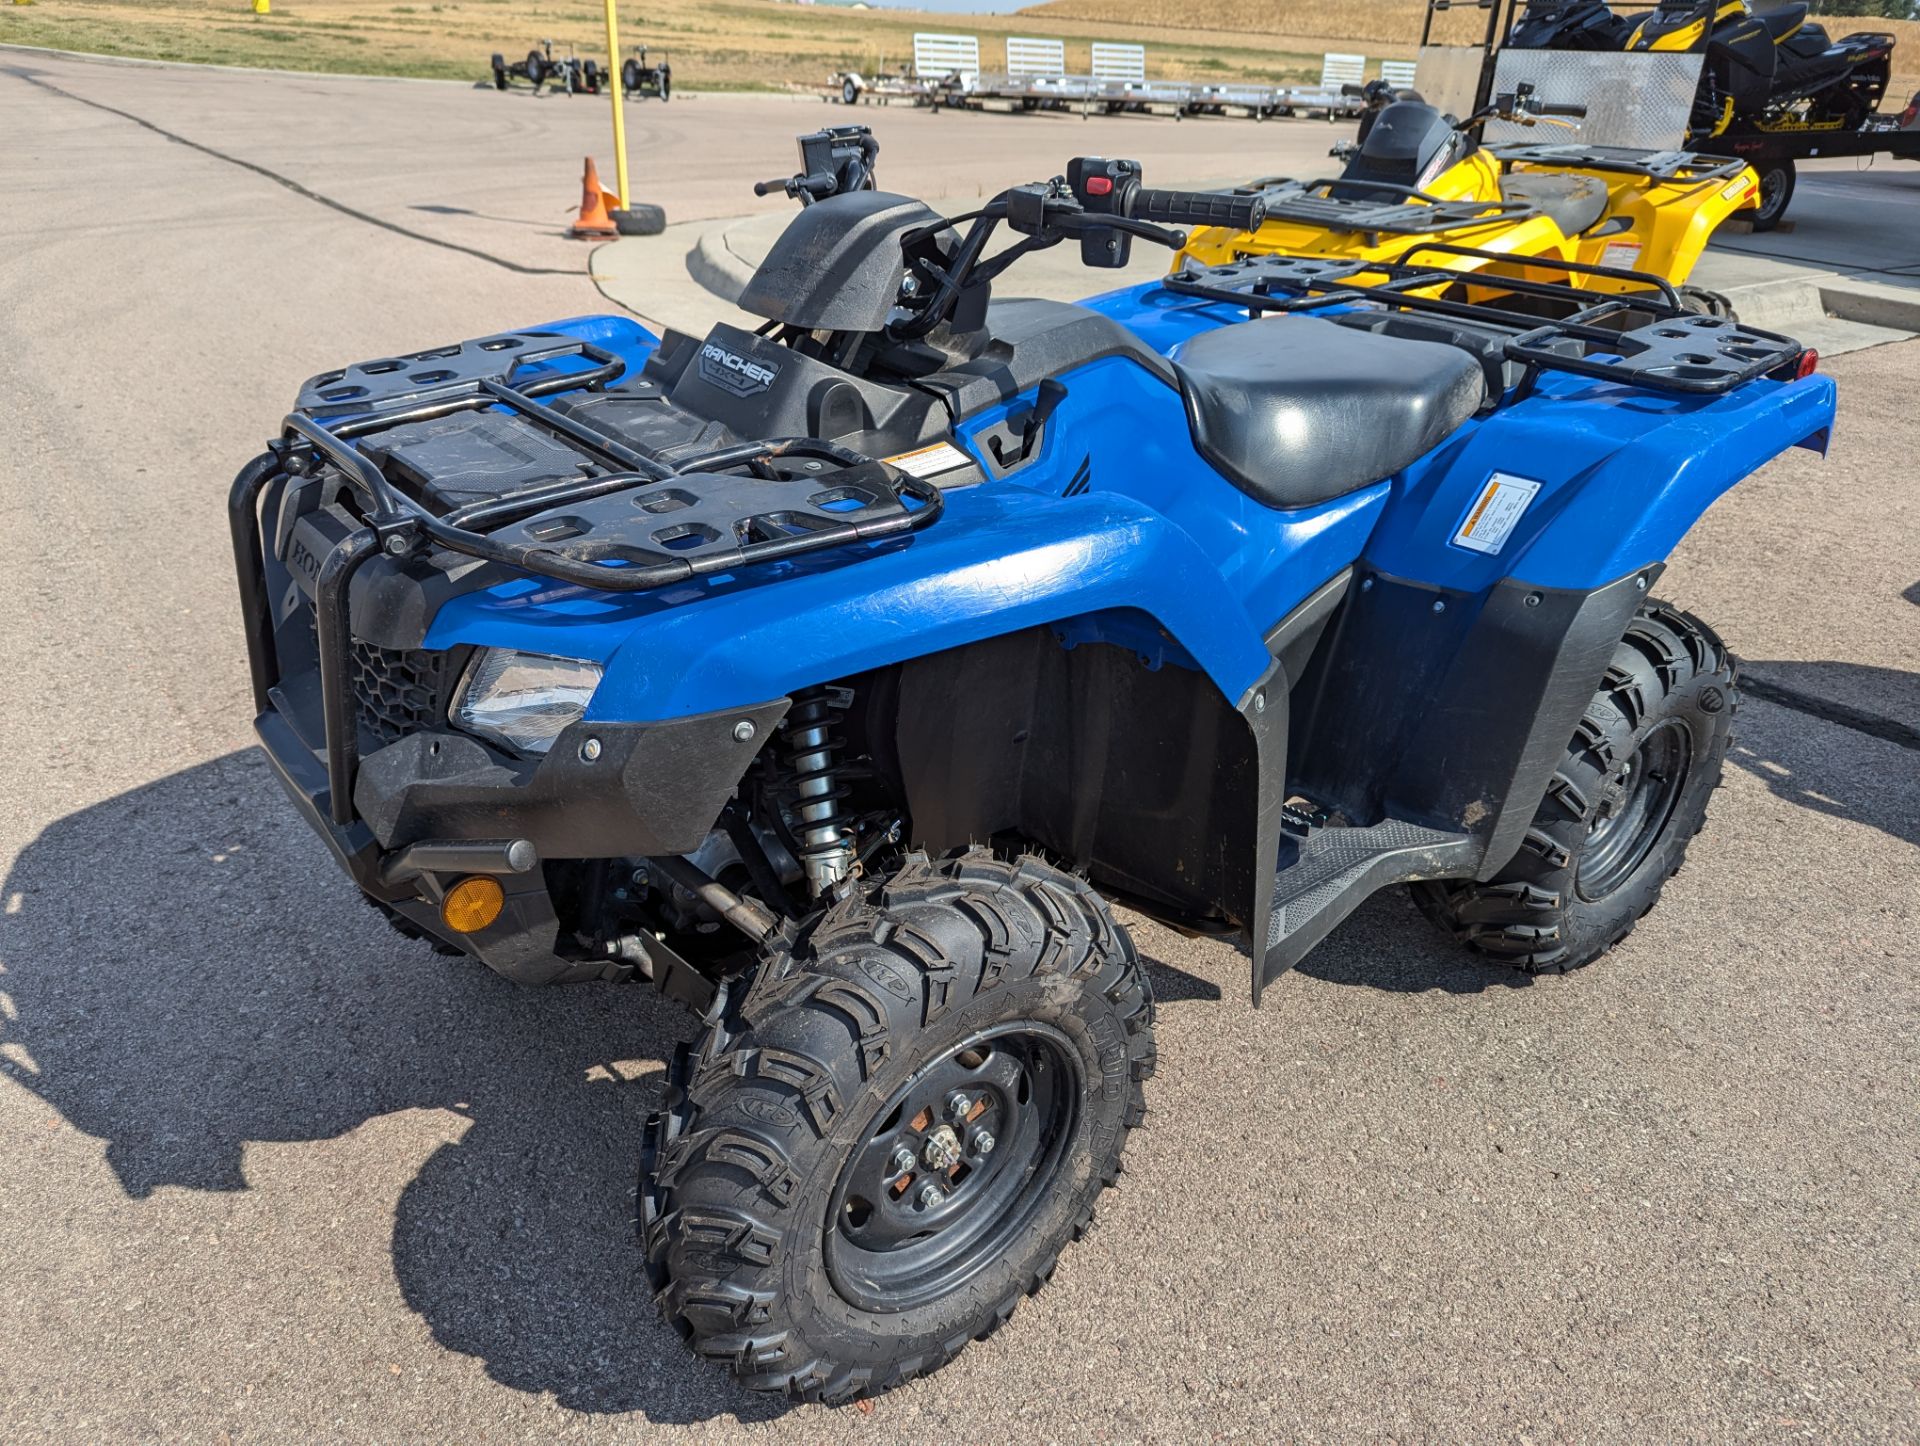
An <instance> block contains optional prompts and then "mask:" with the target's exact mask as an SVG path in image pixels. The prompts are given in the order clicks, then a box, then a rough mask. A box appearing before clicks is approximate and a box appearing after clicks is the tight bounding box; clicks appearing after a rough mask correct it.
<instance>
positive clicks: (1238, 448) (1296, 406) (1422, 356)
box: [1174, 316, 1486, 509]
mask: <svg viewBox="0 0 1920 1446" xmlns="http://www.w3.org/2000/svg"><path fill="white" fill-rule="evenodd" d="M1174 370H1175V371H1176V372H1177V373H1179V377H1180V390H1181V392H1182V394H1183V395H1184V396H1185V397H1186V401H1187V421H1188V425H1189V426H1190V427H1191V429H1192V431H1193V441H1194V445H1195V446H1196V447H1197V448H1198V449H1199V451H1200V454H1201V455H1202V456H1203V457H1205V458H1206V459H1207V460H1208V461H1209V462H1211V463H1212V464H1213V465H1214V467H1215V468H1216V469H1217V470H1218V471H1219V472H1220V474H1221V475H1222V476H1223V477H1225V478H1226V479H1227V480H1228V481H1230V482H1232V483H1233V485H1234V486H1236V487H1238V488H1239V489H1240V490H1241V491H1242V492H1245V493H1246V494H1247V495H1248V496H1249V497H1252V498H1254V499H1256V500H1257V501H1259V502H1263V503H1265V504H1266V505H1267V506H1268V507H1278V508H1283V509H1284V508H1293V507H1311V506H1313V505H1315V504H1316V503H1320V502H1329V501H1332V500H1333V499H1334V498H1336V497H1342V496H1345V495H1346V494H1347V493H1349V492H1357V491H1359V490H1360V489H1361V488H1362V487H1368V486H1371V485H1372V484H1373V483H1375V482H1378V481H1380V480H1381V479H1382V478H1384V477H1391V476H1392V475H1393V474H1394V473H1396V472H1398V471H1399V470H1400V469H1401V468H1403V467H1405V466H1407V465H1408V464H1409V463H1410V462H1414V461H1416V460H1418V459H1419V458H1421V457H1424V456H1425V455H1426V454H1427V453H1428V452H1431V451H1432V450H1433V449H1434V448H1435V447H1437V446H1438V445H1439V444H1440V443H1441V442H1442V441H1444V440H1445V439H1446V437H1447V435H1448V434H1449V433H1451V432H1452V431H1453V429H1454V428H1456V427H1458V426H1459V425H1460V424H1461V423H1462V422H1464V421H1466V419H1467V418H1468V417H1470V416H1472V415H1473V414H1474V412H1475V411H1476V410H1478V409H1479V407H1480V404H1481V403H1482V402H1483V401H1484V400H1485V399H1486V379H1485V374H1484V372H1483V371H1482V370H1481V366H1480V363H1479V362H1478V361H1476V360H1475V359H1474V358H1473V357H1472V356H1470V355H1469V354H1468V353H1467V352H1465V351H1462V350H1461V349H1459V348H1458V347H1453V346H1447V345H1445V344H1442V343H1439V342H1431V341H1408V340H1405V339H1403V338H1401V337H1394V336H1379V335H1374V334H1371V333H1368V332H1362V331H1355V330H1352V329H1350V328H1348V327H1345V326H1339V325H1336V324H1335V323H1333V322H1330V321H1322V320H1320V319H1319V318H1317V317H1307V316H1290V317H1285V318H1281V319H1276V320H1271V321H1246V322H1237V323H1235V324H1233V325H1231V326H1223V327H1219V328H1217V329H1216V330H1213V331H1208V332H1202V333H1201V334H1200V335H1199V336H1196V337H1195V338H1194V339H1193V340H1192V341H1189V342H1188V343H1187V344H1186V345H1185V346H1183V347H1181V348H1180V352H1179V355H1178V356H1177V357H1176V358H1175V361H1174Z"/></svg>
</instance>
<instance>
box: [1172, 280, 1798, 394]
mask: <svg viewBox="0 0 1920 1446" xmlns="http://www.w3.org/2000/svg"><path fill="white" fill-rule="evenodd" d="M1430 253H1432V254H1439V255H1444V256H1450V257H1451V256H1459V257H1465V258H1469V259H1479V260H1486V261H1489V262H1498V263H1502V264H1503V265H1505V266H1508V267H1514V268H1521V267H1524V269H1525V270H1526V271H1528V272H1537V271H1558V272H1562V273H1565V274H1566V275H1568V276H1569V277H1571V276H1574V275H1579V276H1598V277H1604V278H1607V279H1609V280H1613V281H1619V282H1624V283H1630V284H1632V285H1633V286H1634V288H1635V289H1634V290H1632V291H1630V292H1597V291H1593V290H1588V289H1583V288H1580V287H1575V286H1573V285H1571V284H1569V283H1568V282H1564V281H1540V280H1537V279H1535V278H1534V277H1532V276H1519V275H1505V274H1490V273H1487V272H1477V271H1473V272H1470V271H1461V270H1457V269H1450V268H1446V269H1443V268H1441V267H1436V266H1433V265H1427V266H1418V265H1414V264H1412V258H1413V257H1414V256H1416V255H1420V254H1430ZM1361 278H1367V279H1366V280H1362V279H1361ZM1160 284H1161V285H1162V286H1163V287H1165V288H1166V289H1167V290H1168V291H1171V292H1173V293H1175V294H1176V295H1181V296H1192V297H1195V298H1197V299H1199V300H1203V301H1214V302H1224V303H1227V304H1230V305H1233V306H1239V307H1245V308H1246V310H1247V313H1248V315H1249V316H1250V317H1257V316H1260V315H1263V314H1272V313H1289V312H1333V313H1355V314H1356V315H1357V316H1366V315H1379V314H1381V313H1400V314H1402V315H1405V316H1409V317H1420V316H1428V317H1444V318H1447V319H1449V320H1451V321H1454V322H1460V323H1465V326H1464V327H1463V328H1460V330H1462V331H1465V332H1468V333H1470V334H1471V335H1472V337H1473V339H1474V341H1475V342H1476V343H1493V342H1497V343H1498V344H1499V345H1500V347H1501V349H1502V353H1503V354H1504V357H1505V359H1506V360H1507V361H1509V362H1513V363H1517V364H1518V365H1520V366H1521V367H1522V368H1524V372H1523V375H1522V378H1521V381H1520V383H1519V385H1518V386H1517V387H1516V388H1515V389H1514V391H1513V393H1512V395H1511V396H1510V397H1509V398H1508V399H1509V400H1519V399H1520V398H1522V397H1525V396H1527V395H1529V394H1530V393H1531V392H1532V390H1533V387H1534V384H1535V382H1536V381H1537V380H1538V376H1539V373H1540V372H1542V371H1560V372H1571V373H1573V374H1575V375H1578V376H1586V377H1594V378H1597V379H1599V380H1602V381H1611V382H1620V383H1622V384H1624V385H1627V386H1633V387H1644V388H1648V389H1651V390H1654V391H1662V392H1678V393H1682V394H1685V395H1692V396H1718V395H1721V394H1723V393H1726V392H1730V391H1732V390H1733V389H1734V388H1736V387H1739V386H1742V385H1744V384H1745V383H1747V382H1750V381H1752V380H1754V379H1755V378H1756V377H1762V376H1768V375H1791V374H1792V371H1793V368H1794V367H1795V366H1796V365H1797V364H1798V362H1799V360H1800V357H1801V355H1802V353H1803V351H1804V348H1803V347H1802V346H1801V345H1800V343H1799V342H1797V341H1794V340H1793V339H1792V338H1791V337H1785V336H1780V335H1777V334H1775V333H1773V332H1768V331H1758V330H1756V329H1754V328H1752V327H1746V326H1740V325H1738V324H1736V323H1735V322H1732V321H1729V320H1727V319H1726V318H1724V317H1718V316H1703V315H1699V314H1697V313H1695V312H1693V311H1690V310H1688V309H1687V308H1686V307H1685V306H1684V305H1683V304H1682V302H1681V298H1680V296H1679V294H1678V293H1677V292H1676V291H1675V290H1674V288H1673V287H1672V286H1670V285H1669V284H1668V283H1667V282H1665V281H1663V280H1661V279H1660V278H1658V277H1654V276H1649V275H1647V274H1645V273H1644V272H1636V271H1627V270H1624V269H1622V268H1619V267H1606V266H1593V265H1587V264H1583V263H1579V262H1571V261H1552V260H1548V259H1546V258H1544V257H1534V256H1528V257H1524V258H1522V257H1515V256H1513V255H1511V254H1510V253H1504V252H1494V251H1480V250H1475V249H1474V248H1472V247H1466V246H1450V245H1444V244H1439V243H1431V242H1429V243H1425V244H1422V245H1420V246H1416V247H1415V248H1413V250H1411V251H1409V252H1407V253H1406V255H1405V257H1404V258H1403V259H1402V260H1401V261H1399V262H1381V261H1333V260H1324V259H1319V258H1314V257H1297V256H1261V257H1249V258H1247V259H1245V260H1241V261H1234V262H1229V263H1227V264H1226V265H1223V266H1206V267H1193V266H1190V267H1189V268H1188V269H1187V270H1185V271H1181V272H1177V273H1175V274H1174V275H1171V276H1169V277H1167V278H1166V279H1165V280H1163V281H1162V282H1161V283H1160ZM1468 289H1470V290H1472V291H1475V292H1479V291H1492V292H1495V293H1498V294H1497V295H1496V296H1494V297H1492V298H1490V299H1480V300H1467V299H1465V298H1464V297H1462V295H1461V294H1460V293H1461V292H1462V291H1463V290H1468Z"/></svg>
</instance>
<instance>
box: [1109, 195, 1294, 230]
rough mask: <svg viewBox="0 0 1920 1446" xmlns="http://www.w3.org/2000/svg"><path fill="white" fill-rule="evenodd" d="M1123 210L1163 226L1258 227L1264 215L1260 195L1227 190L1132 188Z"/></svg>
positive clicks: (1264, 203) (1262, 200)
mask: <svg viewBox="0 0 1920 1446" xmlns="http://www.w3.org/2000/svg"><path fill="white" fill-rule="evenodd" d="M1130 199H1131V204H1130V205H1129V206H1128V207H1127V212H1126V214H1127V215H1129V216H1132V217H1134V218H1135V219H1137V220H1141V221H1152V222H1155V223H1157V224H1159V225H1162V226H1220V227H1224V228H1225V229H1226V230H1229V231H1258V230H1259V229H1260V224H1261V223H1262V222H1263V221H1265V220H1266V219H1267V202H1266V198H1265V197H1263V196H1239V195H1234V194H1233V193H1231V192H1226V191H1161V190H1155V189H1153V188H1152V187H1149V186H1138V187H1135V188H1134V191H1133V193H1132V196H1131V198H1130Z"/></svg>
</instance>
